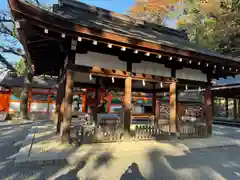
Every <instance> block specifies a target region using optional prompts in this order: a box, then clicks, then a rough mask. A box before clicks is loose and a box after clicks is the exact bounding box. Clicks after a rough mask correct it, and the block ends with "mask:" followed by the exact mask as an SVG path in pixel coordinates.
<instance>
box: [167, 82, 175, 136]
mask: <svg viewBox="0 0 240 180" xmlns="http://www.w3.org/2000/svg"><path fill="white" fill-rule="evenodd" d="M169 93H170V97H169V99H170V125H169V131H170V132H176V123H177V122H176V121H177V98H176V82H172V83H171V84H170V88H169Z"/></svg>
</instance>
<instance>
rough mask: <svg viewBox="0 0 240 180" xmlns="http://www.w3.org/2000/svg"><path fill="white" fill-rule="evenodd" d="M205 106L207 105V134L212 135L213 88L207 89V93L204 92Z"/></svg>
mask: <svg viewBox="0 0 240 180" xmlns="http://www.w3.org/2000/svg"><path fill="white" fill-rule="evenodd" d="M204 104H205V114H206V126H207V127H206V128H207V134H208V135H212V95H211V87H207V88H206V90H205V92H204Z"/></svg>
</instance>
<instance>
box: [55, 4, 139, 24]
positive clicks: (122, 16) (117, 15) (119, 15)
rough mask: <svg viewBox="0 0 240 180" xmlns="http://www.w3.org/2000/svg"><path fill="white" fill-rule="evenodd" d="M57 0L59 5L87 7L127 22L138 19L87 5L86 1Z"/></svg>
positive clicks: (84, 8)
mask: <svg viewBox="0 0 240 180" xmlns="http://www.w3.org/2000/svg"><path fill="white" fill-rule="evenodd" d="M58 1H59V4H60V6H63V5H64V4H65V5H69V6H73V7H75V8H80V9H83V10H86V9H87V10H89V11H91V12H93V13H101V14H103V15H106V16H107V15H111V16H113V17H116V18H120V19H124V20H125V21H128V22H136V21H139V19H136V18H133V17H131V16H129V15H126V14H121V13H117V12H114V11H110V10H108V9H104V8H101V7H97V6H93V5H89V4H87V3H83V2H80V1H76V0H58ZM127 19H128V20H127Z"/></svg>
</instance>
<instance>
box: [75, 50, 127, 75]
mask: <svg viewBox="0 0 240 180" xmlns="http://www.w3.org/2000/svg"><path fill="white" fill-rule="evenodd" d="M75 63H76V64H77V65H83V66H90V67H92V66H97V67H100V68H106V69H119V70H123V71H126V70H127V63H126V62H123V61H121V60H119V59H118V57H117V56H112V55H106V54H101V53H96V52H88V53H87V54H76V60H75Z"/></svg>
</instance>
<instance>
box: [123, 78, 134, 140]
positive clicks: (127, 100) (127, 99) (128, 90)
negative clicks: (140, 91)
mask: <svg viewBox="0 0 240 180" xmlns="http://www.w3.org/2000/svg"><path fill="white" fill-rule="evenodd" d="M131 100H132V78H131V77H128V78H126V79H125V94H124V108H125V110H124V132H125V135H127V136H128V135H129V133H130V126H131Z"/></svg>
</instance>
